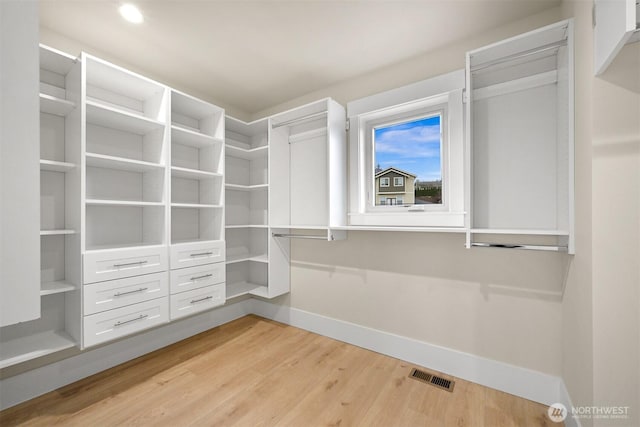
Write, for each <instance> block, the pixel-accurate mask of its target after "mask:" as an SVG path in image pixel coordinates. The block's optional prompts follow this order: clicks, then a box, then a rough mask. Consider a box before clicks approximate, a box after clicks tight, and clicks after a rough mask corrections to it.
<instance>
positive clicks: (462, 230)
mask: <svg viewBox="0 0 640 427" xmlns="http://www.w3.org/2000/svg"><path fill="white" fill-rule="evenodd" d="M274 228H275V227H274ZM292 228H293V227H292ZM328 228H329V229H331V230H345V231H400V232H412V233H466V232H467V229H466V228H462V227H458V228H453V227H401V226H397V227H375V226H368V225H346V226H337V227H328Z"/></svg>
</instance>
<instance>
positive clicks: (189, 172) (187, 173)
mask: <svg viewBox="0 0 640 427" xmlns="http://www.w3.org/2000/svg"><path fill="white" fill-rule="evenodd" d="M171 174H172V175H173V176H176V177H178V178H197V179H211V178H222V174H221V173H217V172H208V171H202V170H199V169H189V168H183V167H180V166H171Z"/></svg>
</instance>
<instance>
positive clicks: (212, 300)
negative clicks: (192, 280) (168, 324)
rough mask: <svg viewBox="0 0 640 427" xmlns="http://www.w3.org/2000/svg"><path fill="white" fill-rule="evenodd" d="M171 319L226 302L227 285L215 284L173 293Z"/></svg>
mask: <svg viewBox="0 0 640 427" xmlns="http://www.w3.org/2000/svg"><path fill="white" fill-rule="evenodd" d="M170 298H171V320H174V319H179V318H181V317H184V316H189V315H191V314H194V313H198V312H201V311H205V310H208V309H210V308H213V307H216V306H218V305H222V304H224V303H225V285H224V283H223V284H220V285H213V286H207V287H206V288H200V289H194V290H192V291H187V292H182V293H180V294H176V295H171V297H170Z"/></svg>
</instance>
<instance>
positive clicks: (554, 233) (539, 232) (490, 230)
mask: <svg viewBox="0 0 640 427" xmlns="http://www.w3.org/2000/svg"><path fill="white" fill-rule="evenodd" d="M470 231H471V233H474V234H526V235H531V236H568V235H569V232H568V231H566V230H535V229H498V228H496V229H493V228H472V229H471V230H470Z"/></svg>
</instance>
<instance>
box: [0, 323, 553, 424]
mask: <svg viewBox="0 0 640 427" xmlns="http://www.w3.org/2000/svg"><path fill="white" fill-rule="evenodd" d="M412 367H413V365H411V364H409V363H406V362H403V361H400V360H397V359H393V358H391V357H387V356H383V355H380V354H377V353H374V352H371V351H368V350H364V349H361V348H358V347H355V346H352V345H349V344H345V343H342V342H339V341H335V340H332V339H330V338H326V337H323V336H320V335H316V334H313V333H310V332H306V331H303V330H301V329H297V328H294V327H291V326H286V325H282V324H280V323H276V322H272V321H269V320H265V319H262V318H260V317H257V316H247V317H244V318H241V319H238V320H236V321H234V322H231V323H228V324H226V325H223V326H221V327H218V328H215V329H212V330H210V331H207V332H205V333H202V334H200V335H197V336H195V337H192V338H189V339H187V340H185V341H182V342H179V343H177V344H174V345H172V346H169V347H166V348H164V349H161V350H158V351H156V352H154V353H151V354H148V355H145V356H143V357H140V358H138V359H135V360H132V361H130V362H127V363H125V364H123V365H120V366H117V367H115V368H112V369H109V370H107V371H105V372H102V373H99V374H97V375H94V376H92V377H89V378H85V379H83V380H81V381H78V382H76V383H74V384H71V385H69V386H66V387H63V388H61V389H58V390H56V391H53V392H51V393H48V394H46V395H44V396H41V397H39V398H37V399H34V400H31V401H29V402H26V403H24V404H21V405H18V406H16V407H13V408H9V409H7V410H5V411H3V412H0V425H2V426H11V425H35V426H50V425H64V426H91V427H96V426H121V425H136V426H142V425H144V426H172V427H176V426H190V425H193V426H232V425H236V426H251V427H253V426H276V425H277V426H301V427H310V426H341V427H348V426H385V427H386V426H412V427H413V426H435V427H441V426H455V427H463V426H486V427H499V426H518V427H520V426H558V425H560V424H554V423H552V422H551V421H550V420H549V419H548V418H547V416H546V410H547V408H546V407H545V406H543V405H540V404H537V403H534V402H531V401H528V400H524V399H521V398H517V397H514V396H511V395H509V394H506V393H502V392H499V391H496V390H492V389H489V388H486V387H483V386H480V385H477V384H474V383H470V382H467V381H463V380H460V379H455V380H456V384H455V388H454V391H453V393H449V392H447V391H443V390H440V389H438V388H436V387H433V386H431V385H427V384H424V383H421V382H419V381H416V380H413V379H410V378H408V375H409V373H410V370H411V368H412ZM445 377H446V376H445ZM448 378H450V377H448Z"/></svg>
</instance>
